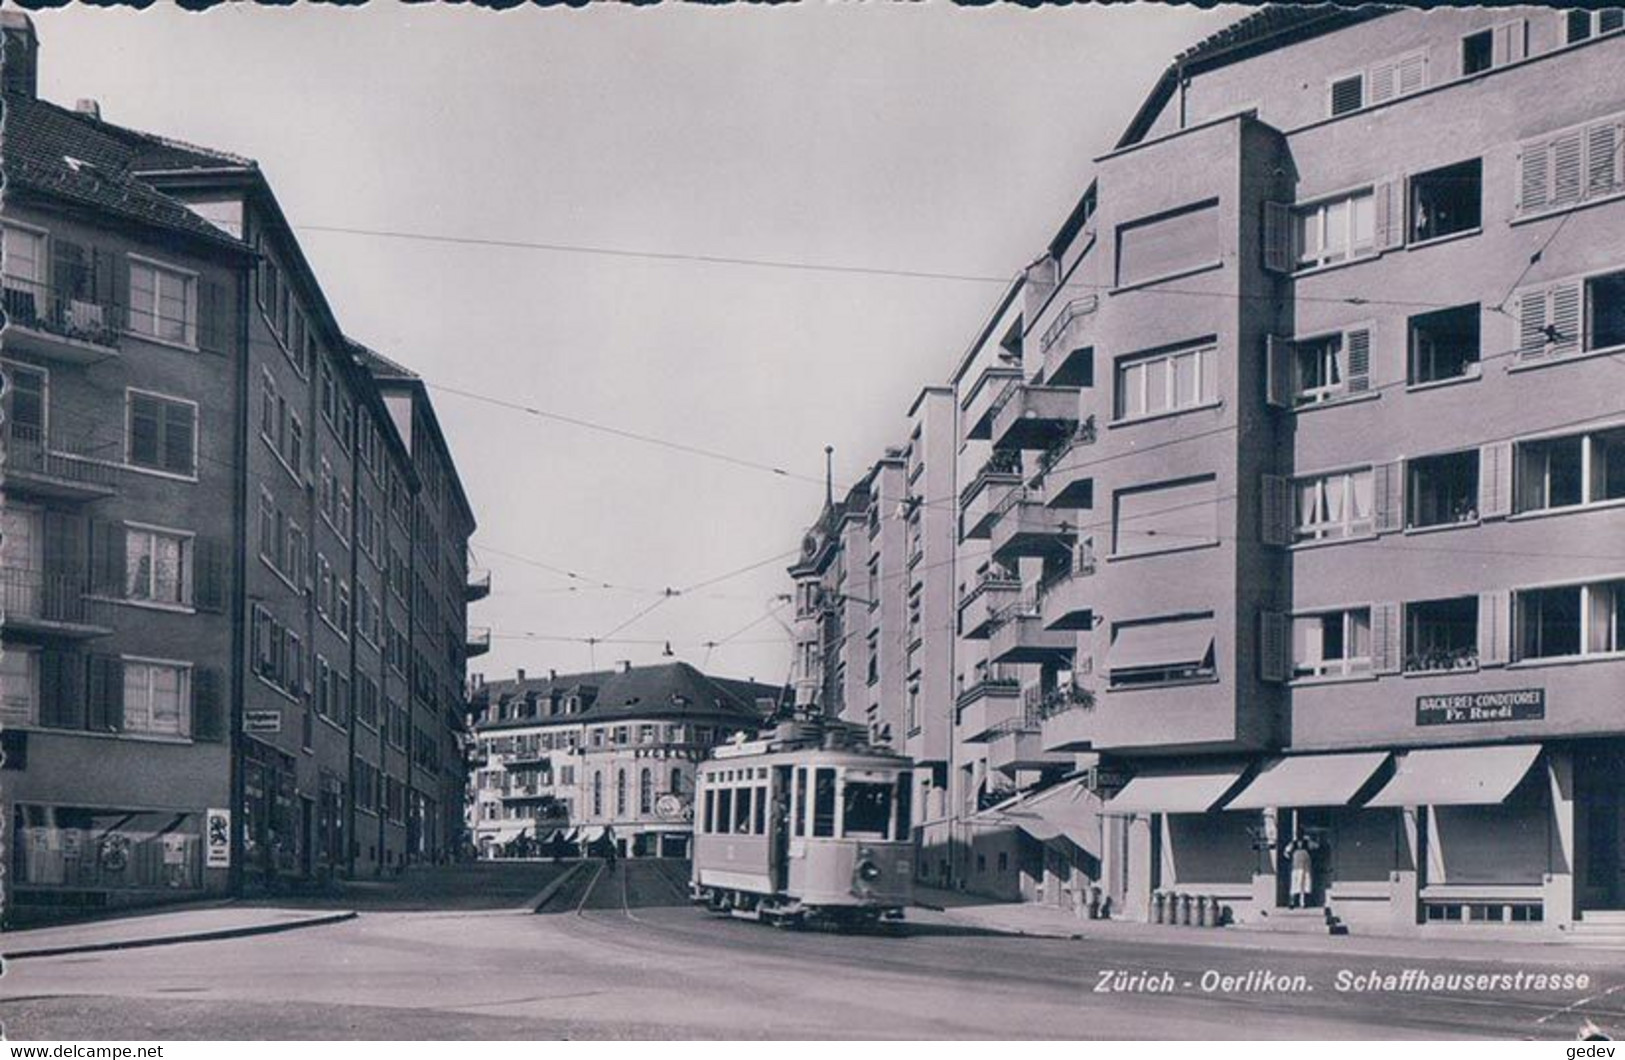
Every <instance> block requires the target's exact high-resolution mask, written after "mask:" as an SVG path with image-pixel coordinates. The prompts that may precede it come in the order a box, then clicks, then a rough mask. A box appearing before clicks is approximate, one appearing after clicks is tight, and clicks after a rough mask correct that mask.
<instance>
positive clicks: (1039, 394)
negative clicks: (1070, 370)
mask: <svg viewBox="0 0 1625 1060" xmlns="http://www.w3.org/2000/svg"><path fill="white" fill-rule="evenodd" d="M1078 394H1079V390H1078V388H1077V387H1059V386H1032V385H1030V384H1029V385H1022V384H1019V383H1018V384H1017V385H1016V386H1015V387H1013V388H1011V389H1009V390H1008V391H1007V392H1006V394H1005V396H1004V397H1003V399H1002V400H1001V401H1000V402H999V403H998V405H997V406H996V407H995V409H994V410H993V433H992V439H993V444H994V445H996V446H998V447H999V448H1001V449H1048V448H1049V447H1050V446H1052V445H1054V444H1055V443H1056V442H1057V441H1059V440H1060V439H1062V438H1064V437H1066V435H1067V434H1069V433H1070V432H1071V431H1072V429H1073V427H1074V426H1076V425H1077V422H1078Z"/></svg>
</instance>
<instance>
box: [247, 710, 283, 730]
mask: <svg viewBox="0 0 1625 1060" xmlns="http://www.w3.org/2000/svg"><path fill="white" fill-rule="evenodd" d="M243 731H244V732H272V733H275V732H281V731H282V712H281V711H280V710H245V711H243Z"/></svg>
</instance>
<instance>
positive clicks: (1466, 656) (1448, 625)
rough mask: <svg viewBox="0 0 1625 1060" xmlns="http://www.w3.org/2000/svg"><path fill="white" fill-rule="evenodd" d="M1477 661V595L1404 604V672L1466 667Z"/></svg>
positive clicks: (1473, 664)
mask: <svg viewBox="0 0 1625 1060" xmlns="http://www.w3.org/2000/svg"><path fill="white" fill-rule="evenodd" d="M1477 665H1478V597H1476V596H1459V597H1454V598H1451V599H1448V600H1425V601H1422V602H1420V603H1414V604H1407V605H1405V672H1406V673H1437V672H1440V671H1444V670H1469V669H1472V668H1474V667H1476V666H1477Z"/></svg>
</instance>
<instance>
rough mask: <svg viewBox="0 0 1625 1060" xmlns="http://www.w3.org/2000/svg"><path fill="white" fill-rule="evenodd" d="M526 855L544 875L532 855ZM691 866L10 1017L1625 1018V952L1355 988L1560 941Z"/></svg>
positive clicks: (596, 1027)
mask: <svg viewBox="0 0 1625 1060" xmlns="http://www.w3.org/2000/svg"><path fill="white" fill-rule="evenodd" d="M503 868H504V869H505V871H507V872H512V873H514V874H515V875H514V877H513V878H514V879H516V880H518V881H520V882H519V884H518V885H516V886H514V887H513V888H512V891H513V893H515V894H517V893H520V892H522V891H523V890H524V885H523V881H524V879H525V878H524V877H523V876H521V875H519V874H521V873H523V872H524V871H525V870H524V868H523V867H521V866H513V867H503ZM428 871H431V872H445V873H457V872H459V871H461V870H456V869H451V870H428ZM686 872H687V865H686V863H683V862H669V861H631V862H627V861H623V862H621V863H620V864H619V865H618V866H617V867H616V868H614V869H609V868H607V867H605V866H603V865H602V864H600V863H587V864H586V865H584V866H582V867H581V868H580V869H578V870H577V871H576V872H575V873H574V874H573V875H572V876H571V877H570V878H569V879H568V880H566V882H565V884H564V885H563V886H562V887H560V888H558V889H557V891H556V893H555V894H554V895H553V897H552V898H551V899H550V900H549V901H548V902H547V903H546V905H545V906H544V908H543V910H542V912H541V913H540V914H539V915H538V914H533V913H530V912H527V911H524V907H523V906H522V905H520V906H518V907H517V908H515V907H514V903H513V902H503V903H500V904H501V905H503V906H504V908H492V903H491V901H490V899H489V898H488V897H487V895H488V894H489V893H490V892H491V891H492V889H493V888H492V885H491V883H490V877H491V875H492V873H490V872H486V873H467V872H466V871H463V873H462V877H461V878H462V880H463V882H464V883H465V884H466V887H465V893H463V894H461V895H459V894H456V893H453V889H452V888H449V887H441V888H439V889H438V890H437V891H436V893H437V894H438V895H439V896H440V898H441V900H442V903H443V907H442V908H441V909H439V910H437V911H402V910H400V909H397V908H391V906H392V904H396V903H391V902H389V901H379V902H377V903H376V904H375V905H374V906H373V907H367V906H361V907H360V908H361V915H360V916H359V917H358V918H357V919H355V920H353V921H349V922H346V923H341V924H333V925H329V926H323V927H317V928H311V929H307V930H299V931H293V932H289V933H286V934H279V935H272V936H265V937H260V938H244V939H237V940H224V941H214V942H198V943H182V944H178V945H170V946H161V947H152V948H146V949H134V950H128V951H122V952H111V953H96V954H81V955H65V956H61V957H47V958H39V959H28V960H22V961H16V962H12V963H11V964H10V965H9V966H8V968H7V972H6V975H5V979H4V997H3V998H0V1019H3V1020H4V1024H5V1031H6V1035H7V1036H8V1037H10V1038H12V1039H53V1038H70V1039H80V1040H84V1039H106V1038H120V1039H188V1038H233V1039H243V1038H322V1039H327V1038H431V1039H444V1038H476V1039H479V1038H484V1039H517V1038H557V1037H581V1038H686V1037H734V1038H755V1037H775V1038H792V1037H808V1038H829V1037H843V1038H944V1037H952V1038H1031V1037H1064V1038H1113V1037H1117V1038H1121V1037H1128V1038H1176V1039H1177V1038H1215V1037H1217V1038H1304V1037H1308V1038H1373V1037H1386V1038H1431V1037H1496V1038H1527V1037H1550V1038H1570V1037H1572V1036H1573V1035H1574V1033H1575V1030H1576V1029H1577V1028H1578V1026H1579V1025H1580V1023H1581V1022H1582V1021H1583V1019H1584V1018H1587V1017H1589V1018H1590V1019H1593V1020H1595V1021H1597V1022H1598V1023H1599V1024H1601V1025H1603V1026H1615V1027H1617V1026H1620V1025H1625V968H1620V969H1618V970H1612V969H1611V970H1606V971H1603V972H1600V973H1599V972H1595V971H1593V972H1592V981H1591V983H1590V985H1589V987H1588V989H1587V990H1585V991H1584V992H1583V993H1577V992H1573V991H1570V992H1561V991H1553V992H1548V993H1542V994H1540V995H1538V996H1537V995H1533V994H1530V993H1528V992H1523V993H1514V992H1511V991H1496V992H1485V993H1461V994H1454V995H1449V996H1446V995H1441V994H1435V993H1426V992H1415V993H1370V994H1340V993H1338V992H1337V991H1336V990H1334V988H1333V982H1334V979H1335V976H1336V974H1337V971H1338V970H1339V969H1342V968H1347V969H1350V970H1352V971H1355V972H1360V973H1365V972H1369V971H1372V970H1379V971H1394V972H1397V971H1399V970H1400V969H1402V968H1418V967H1420V968H1422V969H1424V970H1426V971H1429V972H1469V973H1474V974H1477V973H1483V972H1491V973H1503V972H1513V971H1516V970H1517V967H1523V968H1526V970H1528V971H1530V972H1549V971H1558V972H1562V971H1568V970H1571V969H1570V968H1569V967H1567V966H1565V965H1563V964H1562V963H1561V962H1563V961H1564V959H1565V958H1564V951H1563V950H1560V949H1556V950H1554V949H1553V948H1550V947H1545V948H1536V949H1538V952H1532V954H1531V956H1530V958H1529V963H1528V964H1527V965H1519V966H1517V967H1513V966H1510V965H1505V964H1499V963H1496V962H1493V961H1473V962H1465V961H1460V960H1446V959H1434V958H1429V959H1425V960H1395V959H1391V958H1381V959H1371V958H1368V957H1354V956H1350V955H1347V954H1344V955H1341V956H1340V955H1338V954H1337V953H1336V952H1335V942H1336V941H1337V940H1329V941H1328V945H1327V947H1326V950H1327V952H1324V953H1312V954H1305V953H1301V952H1300V953H1291V952H1266V951H1260V950H1242V949H1234V948H1225V947H1217V946H1203V945H1195V944H1189V943H1183V942H1181V943H1177V944H1173V943H1170V944H1155V945H1147V944H1140V943H1134V944H1129V943H1123V942H1116V941H1113V942H1101V941H1099V940H1090V941H1075V940H1064V939H1043V938H1032V937H1017V936H1010V935H998V934H993V933H990V932H986V931H979V930H975V929H971V928H967V927H964V926H960V925H955V924H953V923H951V922H949V920H948V919H947V918H946V917H944V916H943V915H942V914H936V913H931V912H929V911H924V910H922V911H919V912H918V913H914V912H911V914H910V920H909V923H908V924H906V925H905V926H903V927H902V928H900V929H898V930H897V931H895V932H891V933H879V934H874V935H837V934H828V933H823V932H792V931H778V930H774V929H771V928H768V927H765V926H763V925H760V924H755V923H749V922H744V921H734V920H722V919H716V918H713V917H710V916H707V915H706V914H704V913H702V912H700V911H698V910H695V909H693V908H692V907H690V906H689V905H688V904H687V901H686V897H685V893H684V881H685V879H686ZM407 904H408V905H409V908H410V909H417V908H418V906H417V905H416V904H415V903H407ZM1593 956H1594V955H1593ZM1592 967H1593V968H1595V967H1599V965H1597V963H1596V962H1595V960H1593V962H1592ZM1601 967H1605V968H1606V967H1607V965H1606V963H1605V964H1603V965H1601ZM1105 970H1120V971H1123V972H1125V973H1131V974H1141V975H1142V978H1145V977H1152V978H1154V977H1160V976H1161V975H1162V973H1164V972H1167V973H1168V974H1169V977H1170V978H1171V980H1172V981H1173V982H1174V983H1175V989H1174V990H1173V992H1171V993H1166V994H1154V993H1135V992H1129V993H1115V994H1101V993H1096V992H1095V990H1094V988H1095V986H1096V984H1097V982H1098V981H1099V980H1100V977H1101V973H1102V972H1103V971H1105ZM1210 971H1212V972H1216V973H1219V974H1225V975H1236V976H1246V975H1247V973H1249V972H1258V973H1263V972H1273V973H1277V974H1278V975H1281V976H1288V977H1289V976H1294V975H1300V974H1301V975H1303V976H1304V977H1306V981H1307V983H1308V984H1309V989H1307V990H1305V991H1303V992H1297V993H1256V992H1255V993H1248V992H1238V991H1231V992H1222V991H1218V992H1212V993H1207V992H1204V991H1203V990H1202V989H1201V988H1200V985H1199V984H1200V982H1201V978H1202V976H1203V974H1204V973H1206V972H1210ZM1258 978H1259V977H1258V976H1255V977H1254V979H1255V981H1256V980H1257V979H1258ZM1187 982H1189V983H1191V984H1193V985H1192V986H1190V987H1185V986H1184V985H1182V984H1184V983H1187Z"/></svg>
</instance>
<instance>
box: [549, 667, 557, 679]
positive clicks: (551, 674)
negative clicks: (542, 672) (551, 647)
mask: <svg viewBox="0 0 1625 1060" xmlns="http://www.w3.org/2000/svg"><path fill="white" fill-rule="evenodd" d="M547 679H548V680H549V681H557V680H558V679H559V672H558V671H557V670H555V669H553V668H552V667H551V666H550V667H548V668H547Z"/></svg>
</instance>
